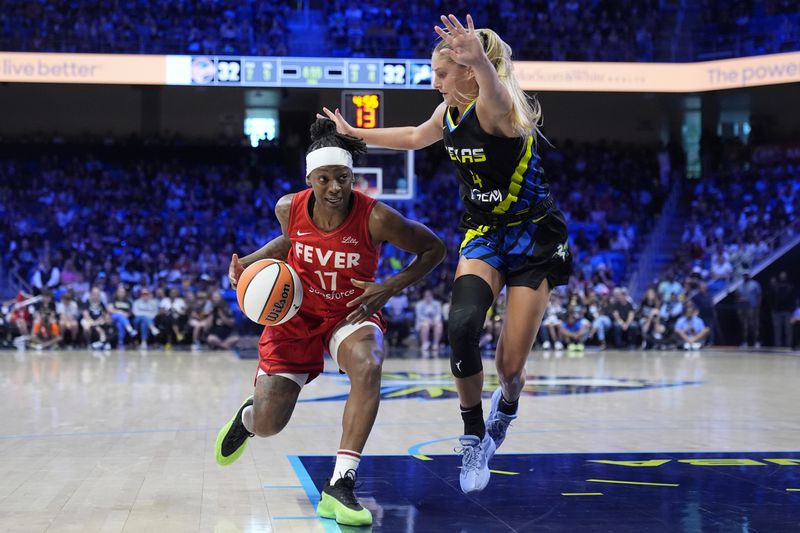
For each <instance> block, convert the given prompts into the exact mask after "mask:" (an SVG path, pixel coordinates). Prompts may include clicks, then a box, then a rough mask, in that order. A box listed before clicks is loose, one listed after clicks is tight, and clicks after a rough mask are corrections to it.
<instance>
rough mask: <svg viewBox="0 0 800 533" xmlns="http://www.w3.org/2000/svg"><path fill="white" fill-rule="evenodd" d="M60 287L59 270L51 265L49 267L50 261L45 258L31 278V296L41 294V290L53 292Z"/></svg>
mask: <svg viewBox="0 0 800 533" xmlns="http://www.w3.org/2000/svg"><path fill="white" fill-rule="evenodd" d="M60 285H61V270H60V269H59V268H58V267H57V266H55V265H53V266H51V265H50V259H48V258H47V257H45V258H44V259H42V262H41V263H40V264H39V266H38V267H37V268H36V270H35V271H34V273H33V276H32V277H31V286H32V287H33V294H34V295H37V294H41V293H42V291H43V290H45V289H48V290H50V291H54V290H56V289H58V287H59V286H60Z"/></svg>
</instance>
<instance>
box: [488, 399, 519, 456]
mask: <svg viewBox="0 0 800 533" xmlns="http://www.w3.org/2000/svg"><path fill="white" fill-rule="evenodd" d="M502 397H503V391H502V390H501V389H500V387H498V388H497V390H495V391H494V393H493V394H492V408H491V410H490V411H489V416H488V417H486V434H487V435H489V436H490V437H491V438H492V440H493V441H494V449H495V451H496V450H497V448H499V447H500V445H501V444H503V441H504V440H506V432H507V431H508V427H509V426H510V425H511V422H513V421H514V420H516V418H517V414H516V413H514V414H513V415H507V414H505V413H501V412H500V409H499V407H500V398H502ZM492 455H494V452H492ZM492 455H489V457H488V459H487V461H488V460H489V459H491V458H492Z"/></svg>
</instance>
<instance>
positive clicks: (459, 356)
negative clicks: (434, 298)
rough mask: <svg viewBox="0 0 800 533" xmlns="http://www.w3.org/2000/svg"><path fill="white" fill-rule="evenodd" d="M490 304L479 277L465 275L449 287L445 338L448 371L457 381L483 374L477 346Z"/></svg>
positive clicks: (488, 289)
mask: <svg viewBox="0 0 800 533" xmlns="http://www.w3.org/2000/svg"><path fill="white" fill-rule="evenodd" d="M493 301H494V293H492V288H491V287H490V286H489V284H488V283H486V281H484V279H483V278H481V277H479V276H475V275H472V274H467V275H466V276H461V277H460V278H458V279H457V280H456V281H455V283H454V284H453V300H452V302H451V303H450V315H449V318H448V323H447V338H448V339H449V340H450V348H452V354H451V356H450V369H451V370H452V371H453V375H454V376H455V377H457V378H467V377H469V376H474V375H475V374H477V373H478V372H480V371H481V370H483V362H482V361H481V350H480V348H479V347H478V343H479V342H480V339H481V333H482V332H483V323H484V322H485V321H486V313H487V311H489V308H490V307H491V306H492V302H493Z"/></svg>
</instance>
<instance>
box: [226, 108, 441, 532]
mask: <svg viewBox="0 0 800 533" xmlns="http://www.w3.org/2000/svg"><path fill="white" fill-rule="evenodd" d="M311 139H312V143H311V146H310V147H309V149H308V152H307V154H306V183H307V184H308V185H309V186H310V188H309V189H306V190H305V191H302V192H299V193H294V194H288V195H286V196H284V197H283V198H281V199H280V201H279V202H278V204H277V205H276V207H275V214H276V216H277V218H278V221H279V222H280V224H281V228H282V230H283V234H282V235H281V236H279V237H277V238H276V239H273V240H272V241H271V242H269V243H268V244H267V245H265V246H264V247H263V248H261V249H260V250H258V251H256V252H254V253H252V254H250V255H248V256H247V257H243V258H242V259H241V260H240V259H238V257H237V256H236V255H234V256H233V258H232V260H231V266H230V270H229V276H230V280H231V285H233V286H234V287H235V286H236V283H237V281H238V279H239V276H240V275H241V273H242V271H243V270H244V268H245V267H247V266H248V265H250V264H251V263H253V262H255V261H257V260H259V259H266V258H272V259H281V260H288V263H289V264H290V265H291V266H292V267H293V268H294V269H295V270H296V271H297V273H298V275H299V276H300V279H301V281H302V283H303V290H304V294H303V305H302V306H301V308H300V310H299V311H298V313H297V315H296V316H295V317H293V318H292V319H291V320H289V321H287V322H286V323H284V324H281V325H278V326H269V327H265V328H264V333H263V334H262V335H261V340H260V341H259V364H258V374H257V376H256V383H255V394H254V395H253V396H252V397H250V398H248V399H247V400H246V401H245V402H244V404H243V405H242V406H241V407H240V408H239V410H238V411H237V413H236V415H235V416H234V417H233V419H232V420H231V421H230V422H228V424H226V425H225V426H224V427H223V428H222V429H221V430H220V432H219V435H218V436H217V442H216V447H215V452H216V459H217V462H218V463H219V464H220V465H223V466H224V465H228V464H231V463H233V462H234V461H235V460H236V459H238V458H239V456H240V455H241V454H242V452H243V451H244V449H245V446H246V444H247V438H248V437H251V436H254V435H258V436H259V437H269V436H271V435H275V434H276V433H278V432H280V431H281V430H282V429H283V428H284V427H285V426H286V424H287V423H288V422H289V418H290V417H291V416H292V411H293V410H294V406H295V404H296V402H297V398H298V395H299V394H300V390H301V389H302V388H303V385H305V384H306V383H308V382H309V381H311V380H312V379H314V378H315V377H317V376H318V375H319V374H320V372H322V368H323V352H325V351H327V352H328V353H329V354H330V355H331V357H332V358H333V360H334V361H335V362H336V363H337V364H338V365H339V368H340V369H341V370H342V371H343V372H345V373H346V374H347V376H348V377H349V378H350V394H349V396H348V399H347V402H346V403H345V407H344V417H343V422H342V425H343V428H342V438H341V443H340V449H339V451H338V453H337V455H336V466H335V467H334V471H333V475H332V476H331V479H330V482H329V483H327V484H326V486H325V488H324V489H323V491H322V495H321V499H320V503H319V506H318V507H317V512H318V514H319V515H320V516H322V517H324V518H335V519H336V521H337V522H339V523H340V524H344V525H351V526H358V525H368V524H371V523H372V515H371V513H370V512H369V510H368V509H365V508H364V507H362V506H361V504H360V503H359V502H358V500H357V499H356V497H355V495H354V493H353V489H354V483H355V477H356V470H357V468H358V463H359V461H360V459H361V451H362V450H363V449H364V445H365V444H366V441H367V437H368V436H369V433H370V431H371V429H372V424H373V423H374V421H375V416H376V415H377V413H378V404H379V402H380V381H381V365H382V363H383V357H384V352H383V333H384V322H383V319H382V318H381V314H380V310H381V308H382V307H383V306H384V304H385V303H386V302H387V301H388V300H389V298H390V297H391V296H393V295H394V294H396V293H398V292H400V291H401V290H402V289H404V288H405V287H407V286H408V285H410V284H412V283H414V282H416V281H418V280H419V279H421V278H422V277H423V276H425V275H426V274H427V273H428V272H430V271H431V270H432V269H433V268H434V267H435V266H436V265H438V264H439V263H440V262H441V261H442V260H443V259H444V256H445V248H444V244H443V243H442V242H441V241H440V240H439V239H438V238H437V237H436V236H435V235H434V234H433V232H431V231H430V230H429V229H428V228H426V227H425V226H423V225H422V224H419V223H417V222H414V221H411V220H408V219H406V218H405V217H403V216H402V215H400V214H399V213H398V212H397V211H395V210H394V209H392V208H390V207H388V206H387V205H385V204H383V203H381V202H378V201H376V200H374V199H372V198H370V197H368V196H366V195H365V194H362V193H360V192H358V191H354V190H353V182H354V176H353V171H352V168H353V155H356V154H361V153H365V152H366V144H365V143H364V141H363V140H362V139H359V138H357V137H352V136H350V135H342V134H340V133H337V132H336V125H335V124H334V123H333V122H332V121H330V120H328V119H318V120H317V121H316V122H315V123H314V124H313V125H312V126H311ZM384 241H385V242H390V243H392V244H393V245H395V246H397V247H398V248H401V249H403V250H406V251H408V252H411V253H413V254H416V259H415V260H414V261H413V262H411V264H409V265H408V266H407V267H406V268H405V269H404V270H403V271H402V272H400V273H398V274H397V275H395V276H393V277H391V278H389V279H386V280H384V281H383V282H381V283H377V282H376V281H375V274H376V272H377V270H378V260H379V258H380V250H381V243H383V242H384ZM287 258H288V259H287Z"/></svg>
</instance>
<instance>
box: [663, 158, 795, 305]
mask: <svg viewBox="0 0 800 533" xmlns="http://www.w3.org/2000/svg"><path fill="white" fill-rule="evenodd" d="M798 170H800V165H796V164H794V163H791V162H783V163H777V164H771V165H763V166H756V165H749V164H748V165H747V167H746V168H741V169H737V170H732V171H730V172H727V173H726V174H725V175H724V176H720V175H714V174H712V175H709V176H705V177H704V178H703V179H702V180H700V181H698V183H696V184H695V185H694V186H692V187H690V188H689V190H688V193H687V195H688V198H687V201H688V203H689V213H690V215H689V217H688V222H687V223H686V227H685V229H684V231H683V236H682V248H681V250H680V252H679V254H678V263H677V264H676V267H675V268H676V269H677V270H679V271H681V272H684V273H688V272H691V271H694V272H695V273H698V274H700V275H701V277H702V278H704V279H707V280H708V282H709V284H710V288H711V290H712V292H716V291H718V290H720V289H722V288H723V287H724V286H725V285H727V284H728V283H729V282H730V281H731V280H734V279H739V278H741V276H742V275H743V274H744V273H745V272H746V271H748V270H750V269H751V268H753V267H754V266H755V265H756V264H757V263H758V261H760V260H762V259H764V257H766V255H767V254H769V253H770V252H772V250H773V249H775V248H776V247H777V246H778V245H780V244H782V243H783V242H784V240H785V238H786V236H788V235H790V234H795V235H796V234H797V233H800V175H798Z"/></svg>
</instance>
